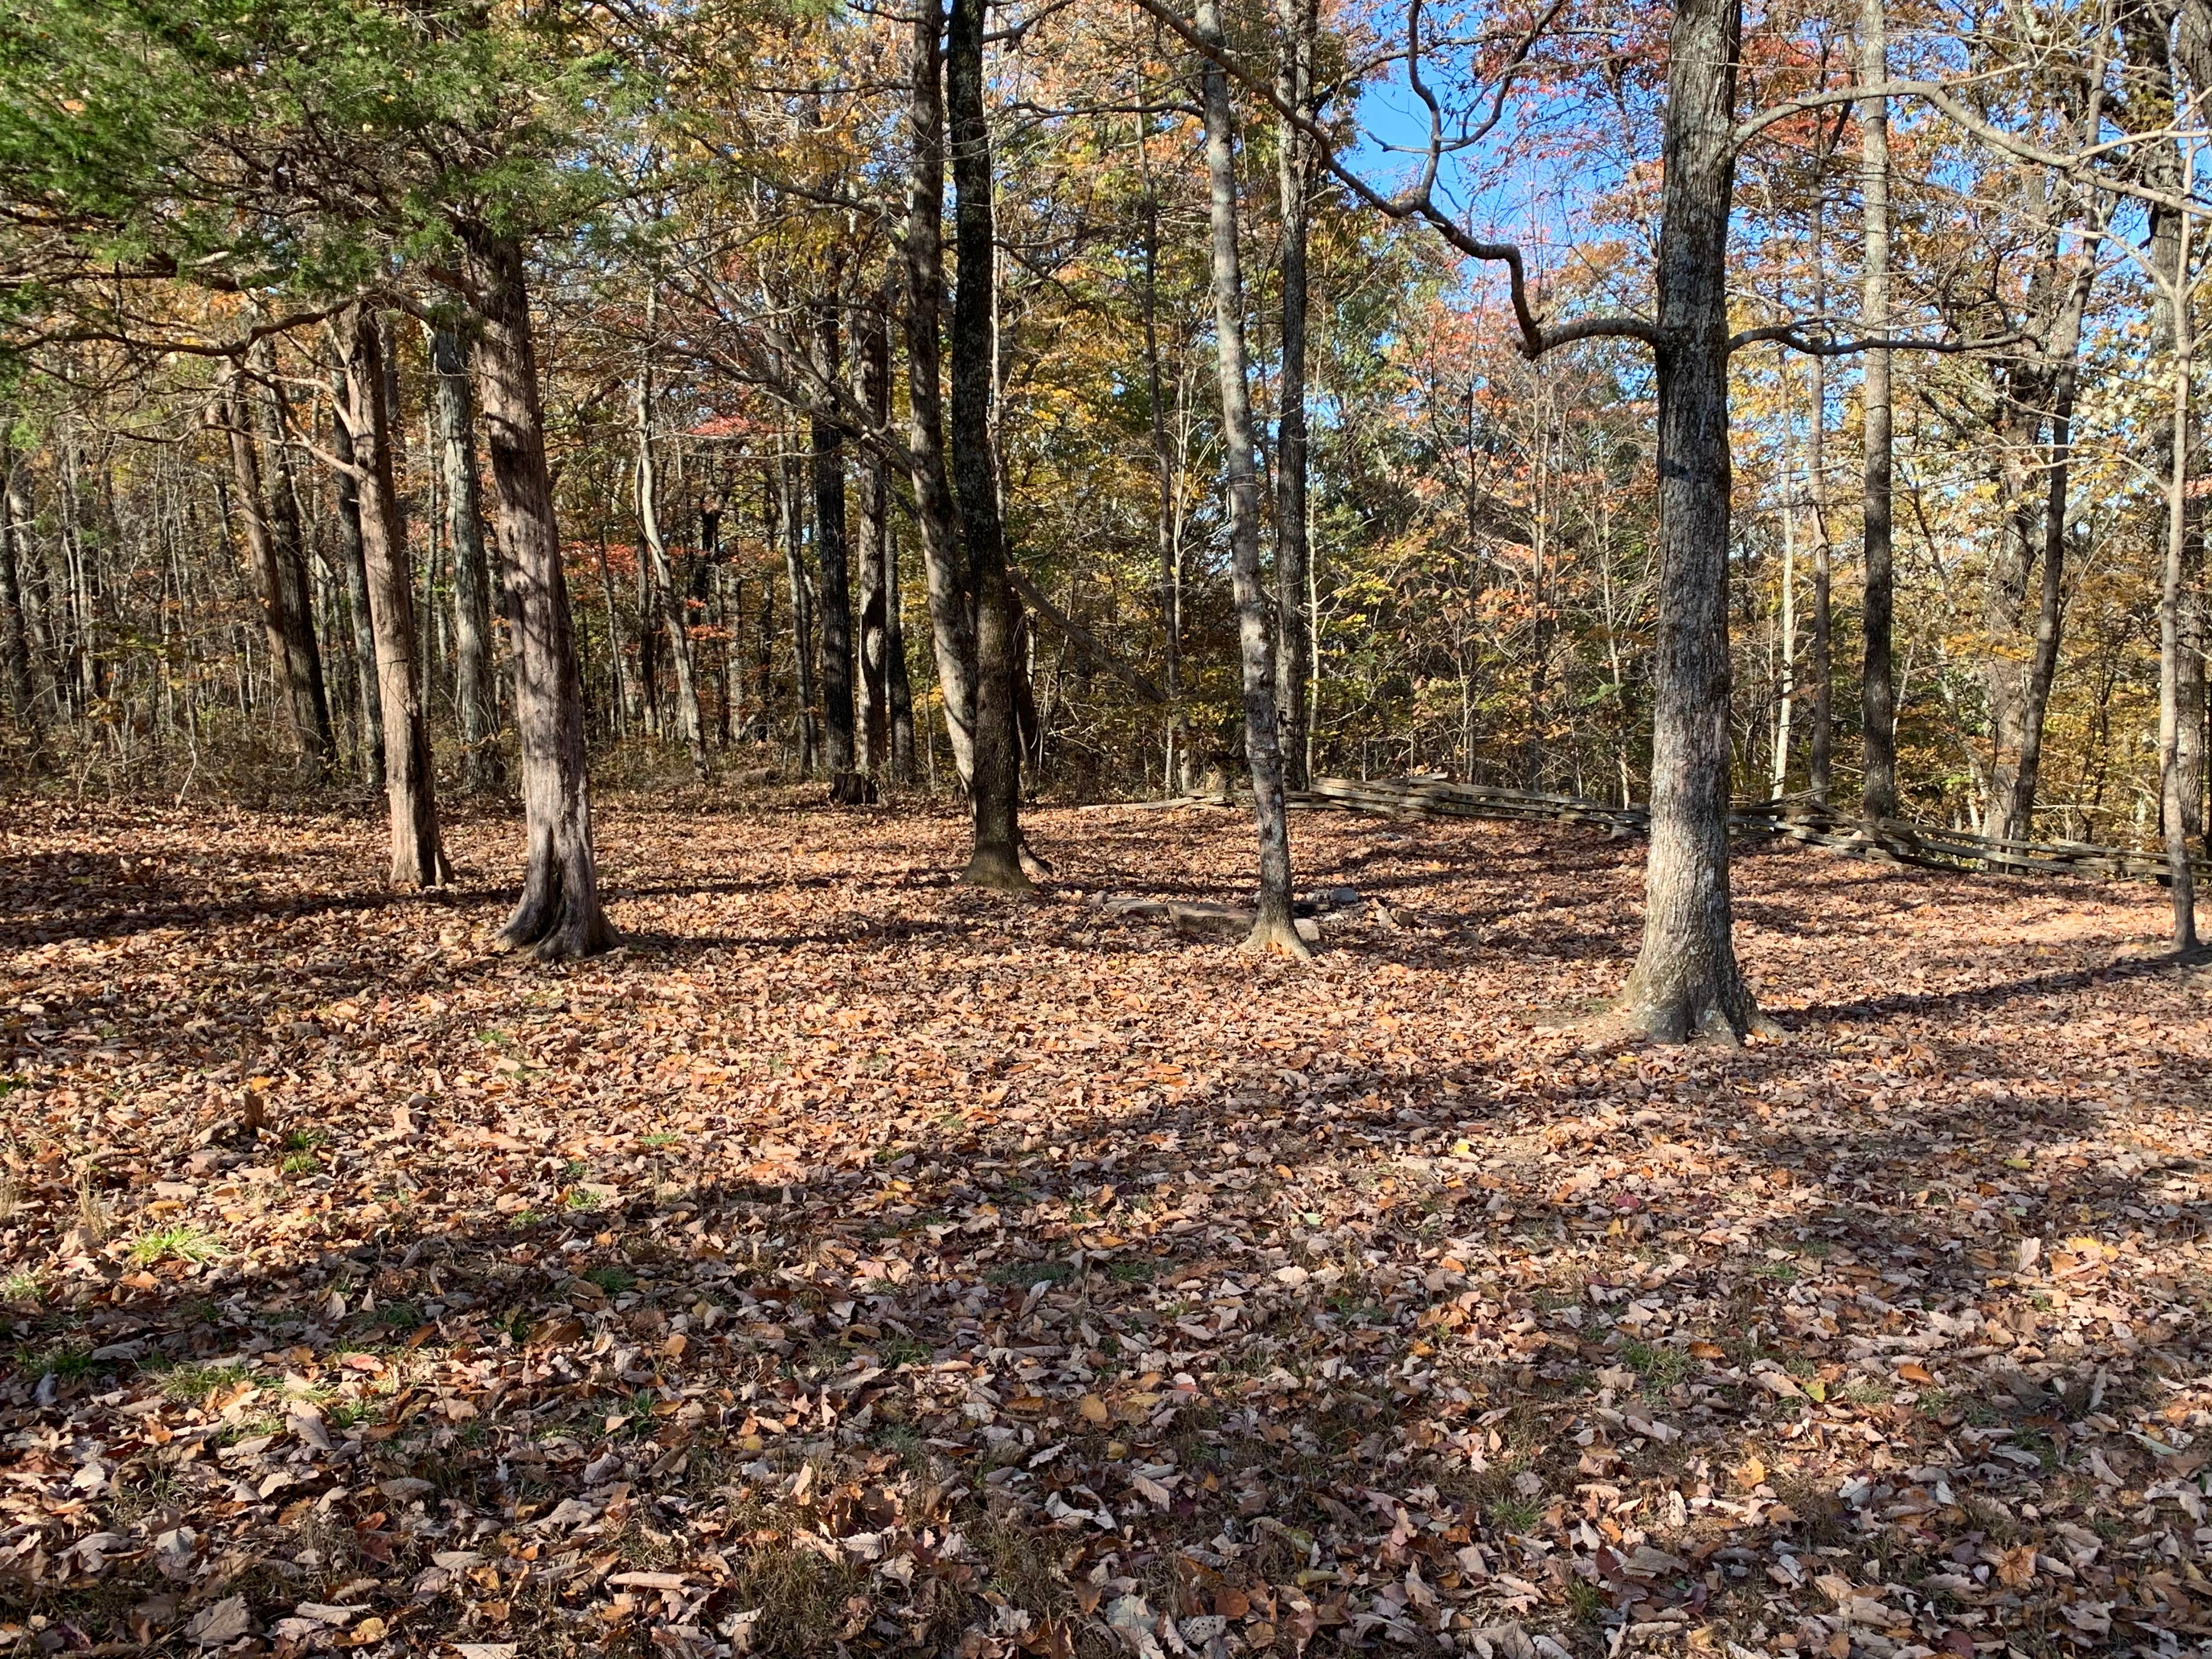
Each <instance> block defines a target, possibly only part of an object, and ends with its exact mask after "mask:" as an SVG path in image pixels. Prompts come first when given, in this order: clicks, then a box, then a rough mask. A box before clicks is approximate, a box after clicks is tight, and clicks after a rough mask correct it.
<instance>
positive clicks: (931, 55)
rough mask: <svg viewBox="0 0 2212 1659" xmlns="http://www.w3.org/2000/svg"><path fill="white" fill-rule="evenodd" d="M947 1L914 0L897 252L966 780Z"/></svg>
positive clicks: (946, 694)
mask: <svg viewBox="0 0 2212 1659" xmlns="http://www.w3.org/2000/svg"><path fill="white" fill-rule="evenodd" d="M944 26H945V16H944V12H943V10H942V9H941V0H917V3H916V5H915V18H914V27H913V30H912V33H911V34H910V36H909V37H908V52H907V74H908V109H907V137H908V144H909V146H910V147H911V149H912V152H913V158H912V163H911V165H912V179H911V180H910V187H909V189H908V197H907V216H906V228H905V235H904V237H903V238H902V246H901V248H900V252H901V253H902V256H903V260H904V264H905V273H906V305H905V317H904V319H903V324H904V331H905V334H906V353H907V382H906V384H907V433H908V437H907V447H908V451H909V452H910V453H912V455H913V457H914V462H913V467H912V475H913V476H912V483H913V486H914V522H915V533H916V535H917V536H918V537H919V538H921V562H922V570H923V574H924V578H925V580H926V582H927V591H928V600H929V633H930V650H931V653H932V656H933V659H934V660H935V662H936V665H937V684H938V691H939V696H940V698H941V699H942V701H943V703H944V708H945V736H946V738H947V740H948V741H949V742H950V743H951V746H952V769H953V772H954V774H955V775H956V776H957V778H958V779H959V781H960V783H961V786H962V787H963V788H964V787H969V779H970V778H971V777H972V776H973V775H974V773H975V609H974V605H973V599H974V592H975V590H974V586H973V584H972V583H971V582H970V581H969V577H968V568H967V562H966V561H965V560H964V559H963V557H962V556H961V550H960V536H959V528H958V525H957V521H956V516H955V513H956V509H955V507H954V505H953V500H952V484H951V477H950V475H949V473H948V471H947V470H946V464H945V398H944V392H943V386H942V381H943V375H944V354H943V351H942V349H941V347H940V339H941V332H942V326H943V319H944V314H945V227H944V205H945V105H944V100H943V97H942V95H941V94H942V88H941V82H942V80H943V76H944V59H943V55H942V52H941V50H940V47H941V44H942V43H941V36H942V33H943V31H944Z"/></svg>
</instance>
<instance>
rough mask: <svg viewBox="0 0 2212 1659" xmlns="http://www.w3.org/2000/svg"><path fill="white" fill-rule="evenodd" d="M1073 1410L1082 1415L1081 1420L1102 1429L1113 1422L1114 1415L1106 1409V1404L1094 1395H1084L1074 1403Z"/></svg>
mask: <svg viewBox="0 0 2212 1659" xmlns="http://www.w3.org/2000/svg"><path fill="white" fill-rule="evenodd" d="M1075 1409H1076V1410H1078V1411H1079V1412H1081V1413H1083V1420H1084V1421H1085V1422H1086V1423H1091V1424H1096V1425H1098V1426H1099V1427H1101V1428H1103V1427H1104V1426H1105V1425H1107V1424H1108V1423H1109V1422H1111V1421H1112V1420H1113V1417H1114V1413H1111V1412H1109V1410H1107V1409H1106V1402H1105V1401H1103V1400H1101V1399H1100V1398H1099V1397H1098V1396H1097V1395H1095V1394H1086V1395H1084V1396H1083V1398H1082V1399H1080V1400H1079V1401H1076V1402H1075Z"/></svg>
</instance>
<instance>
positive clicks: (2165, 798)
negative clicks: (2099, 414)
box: [2158, 213, 2204, 951]
mask: <svg viewBox="0 0 2212 1659" xmlns="http://www.w3.org/2000/svg"><path fill="white" fill-rule="evenodd" d="M2179 220H2180V226H2179V235H2178V239H2177V241H2178V246H2177V248H2176V252H2175V258H2174V260H2173V264H2172V277H2171V280H2172V283H2173V291H2172V296H2171V306H2170V309H2171V313H2172V318H2171V330H2172V342H2173V423H2172V458H2171V459H2172V472H2171V474H2170V475H2169V477H2168V480H2167V485H2166V558H2165V562H2164V568H2163V570H2162V571H2161V573H2160V576H2161V579H2160V583H2159V597H2158V691H2159V696H2158V749H2159V805H2160V812H2159V817H2160V823H2161V828H2162V829H2163V830H2164V832H2165V841H2166V881H2167V884H2168V890H2169V892H2170V895H2171V896H2172V901H2173V948H2174V949H2175V950H2176V951H2194V950H2196V949H2197V886H2196V874H2195V872H2194V870H2193V869H2192V868H2191V865H2190V862H2189V858H2190V852H2191V843H2192V842H2195V840H2196V838H2197V833H2198V831H2199V830H2200V829H2202V828H2203V795H2204V781H2203V769H2202V768H2203V729H2204V711H2203V702H2204V671H2203V658H2202V656H2201V655H2200V654H2199V650H2198V647H2199V641H2197V640H2196V639H2194V638H2192V637H2191V635H2192V634H2193V632H2194V630H2193V629H2191V626H2190V622H2191V616H2190V612H2191V611H2192V610H2193V609H2194V608H2195V607H2194V606H2193V605H2192V604H2191V588H2192V587H2193V586H2194V581H2193V578H2194V577H2195V575H2196V571H2195V570H2194V569H2193V568H2192V567H2193V566H2194V565H2196V564H2197V562H2199V561H2198V560H2197V557H2196V556H2195V555H2196V551H2197V550H2196V548H2195V546H2194V543H2195V539H2196V538H2195V537H2194V536H2193V535H2192V534H2191V531H2192V530H2193V528H2194V526H2192V525H2191V521H2190V520H2191V514H2190V510H2189V506H2190V503H2189V448H2190V444H2189V435H2190V409H2189V402H2190V399H2189V390H2190V388H2189V380H2190V375H2191V373H2192V372H2193V370H2194V368H2195V363H2194V361H2193V360H2194V358H2195V355H2196V343H2197V340H2196V319H2195V318H2194V316H2193V315H2192V314H2191V306H2190V303H2189V274H2190V273H2189V259H2190V247H2189V243H2190V233H2191V230H2192V229H2193V228H2194V220H2193V216H2191V215H2190V214H2187V213H2183V214H2181V215H2179Z"/></svg>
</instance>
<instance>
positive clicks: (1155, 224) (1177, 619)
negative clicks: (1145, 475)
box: [1137, 116, 1304, 794]
mask: <svg viewBox="0 0 2212 1659" xmlns="http://www.w3.org/2000/svg"><path fill="white" fill-rule="evenodd" d="M1146 119H1147V118H1146V117H1144V116H1139V118H1138V123H1139V125H1138V128H1137V161H1138V166H1139V168H1140V169H1141V170H1142V172H1143V173H1144V179H1145V245H1144V250H1145V266H1144V269H1145V280H1144V288H1143V290H1142V292H1141V293H1140V294H1139V309H1140V311H1141V313H1142V314H1143V318H1144V325H1145V391H1146V405H1147V408H1148V410H1149V411H1150V414H1151V422H1150V424H1151V428H1152V467H1153V471H1155V472H1156V473H1157V474H1158V478H1159V485H1158V495H1157V497H1156V499H1155V501H1154V502H1153V512H1152V544H1153V550H1154V552H1155V554H1156V556H1158V560H1159V569H1160V595H1159V605H1160V657H1161V666H1162V670H1163V671H1164V675H1165V678H1166V682H1167V698H1168V721H1167V733H1166V744H1167V758H1166V763H1165V764H1164V766H1163V767H1162V768H1161V769H1160V787H1161V788H1162V790H1163V791H1164V792H1165V791H1173V790H1174V789H1175V788H1176V785H1177V782H1178V781H1180V783H1181V786H1182V793H1185V794H1188V793H1190V790H1191V765H1190V733H1189V730H1188V720H1187V718H1186V716H1185V715H1184V713H1183V707H1182V569H1181V565H1182V559H1181V556H1180V550H1179V547H1178V544H1177V541H1176V476H1177V468H1176V453H1175V447H1174V446H1173V445H1172V444H1171V443H1170V441H1169V439H1168V417H1167V394H1166V389H1165V385H1164V377H1163V375H1162V374H1161V373H1160V323H1159V301H1160V197H1159V186H1158V182H1157V181H1156V180H1155V179H1154V178H1153V176H1152V162H1151V158H1150V157H1149V156H1148V155H1146V150H1145V126H1144V122H1145V121H1146ZM1300 412H1301V414H1302V415H1303V413H1304V411H1303V410H1301V411H1300Z"/></svg>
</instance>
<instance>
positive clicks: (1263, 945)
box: [1237, 916, 1313, 962]
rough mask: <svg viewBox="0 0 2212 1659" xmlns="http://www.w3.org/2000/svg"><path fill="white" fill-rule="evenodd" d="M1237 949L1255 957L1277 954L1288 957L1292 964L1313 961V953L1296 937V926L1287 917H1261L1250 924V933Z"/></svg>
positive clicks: (1302, 940)
mask: <svg viewBox="0 0 2212 1659" xmlns="http://www.w3.org/2000/svg"><path fill="white" fill-rule="evenodd" d="M1237 949H1238V950H1240V951H1245V952H1247V953H1248V954H1249V955H1252V956H1255V957H1264V956H1271V955H1282V956H1286V957H1290V958H1291V961H1293V962H1311V961H1312V960H1313V952H1312V951H1310V950H1308V949H1307V948H1306V942H1305V941H1304V939H1300V938H1299V937H1298V929H1297V923H1296V922H1294V921H1291V919H1290V918H1289V917H1288V916H1284V917H1281V918H1279V919H1278V918H1275V917H1272V916H1262V917H1261V918H1260V919H1259V920H1258V921H1255V922H1254V923H1253V924H1252V931H1251V933H1249V934H1248V935H1247V936H1246V937H1245V940H1244V942H1243V944H1242V945H1238V946H1237Z"/></svg>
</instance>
